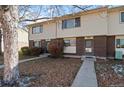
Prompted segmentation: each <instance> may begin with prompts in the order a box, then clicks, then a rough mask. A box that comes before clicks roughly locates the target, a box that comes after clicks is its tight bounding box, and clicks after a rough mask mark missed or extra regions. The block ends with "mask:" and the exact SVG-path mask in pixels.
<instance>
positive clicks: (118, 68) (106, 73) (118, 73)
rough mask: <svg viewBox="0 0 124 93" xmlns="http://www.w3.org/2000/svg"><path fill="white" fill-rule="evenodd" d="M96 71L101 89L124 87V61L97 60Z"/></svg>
mask: <svg viewBox="0 0 124 93" xmlns="http://www.w3.org/2000/svg"><path fill="white" fill-rule="evenodd" d="M95 69H96V76H97V81H98V85H99V86H100V87H124V61H117V60H107V61H104V60H97V61H96V62H95Z"/></svg>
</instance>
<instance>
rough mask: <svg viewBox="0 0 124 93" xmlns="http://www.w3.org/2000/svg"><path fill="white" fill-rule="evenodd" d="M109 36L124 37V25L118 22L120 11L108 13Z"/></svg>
mask: <svg viewBox="0 0 124 93" xmlns="http://www.w3.org/2000/svg"><path fill="white" fill-rule="evenodd" d="M108 26H109V27H108V33H109V35H124V23H121V22H120V11H118V12H112V13H109V21H108Z"/></svg>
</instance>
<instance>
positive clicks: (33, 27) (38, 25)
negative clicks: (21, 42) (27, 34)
mask: <svg viewBox="0 0 124 93" xmlns="http://www.w3.org/2000/svg"><path fill="white" fill-rule="evenodd" d="M36 27H40V28H41V27H42V30H43V25H38V26H34V27H32V34H40V33H43V31H42V32H39V33H36V32H35V33H33V28H36Z"/></svg>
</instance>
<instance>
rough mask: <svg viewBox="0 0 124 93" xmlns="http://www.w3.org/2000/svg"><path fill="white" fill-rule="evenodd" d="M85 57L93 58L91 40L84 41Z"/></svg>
mask: <svg viewBox="0 0 124 93" xmlns="http://www.w3.org/2000/svg"><path fill="white" fill-rule="evenodd" d="M84 45H85V55H89V56H93V39H85V44H84Z"/></svg>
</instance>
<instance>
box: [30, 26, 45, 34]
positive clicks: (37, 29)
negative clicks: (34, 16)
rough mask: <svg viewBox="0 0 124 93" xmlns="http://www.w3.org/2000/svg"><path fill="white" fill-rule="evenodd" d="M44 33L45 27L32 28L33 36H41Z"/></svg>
mask: <svg viewBox="0 0 124 93" xmlns="http://www.w3.org/2000/svg"><path fill="white" fill-rule="evenodd" d="M42 32H43V26H35V27H33V28H32V34H39V33H42Z"/></svg>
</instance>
